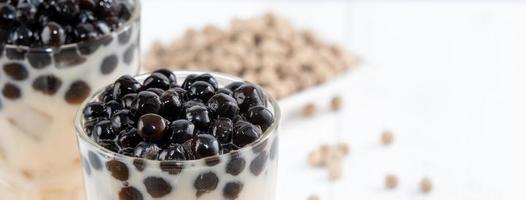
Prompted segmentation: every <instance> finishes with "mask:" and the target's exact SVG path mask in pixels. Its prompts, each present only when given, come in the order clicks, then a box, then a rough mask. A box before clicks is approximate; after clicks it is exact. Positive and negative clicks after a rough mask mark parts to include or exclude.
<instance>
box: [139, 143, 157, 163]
mask: <svg viewBox="0 0 526 200" xmlns="http://www.w3.org/2000/svg"><path fill="white" fill-rule="evenodd" d="M160 152H161V148H159V147H158V146H157V145H156V144H155V143H150V142H140V143H139V144H138V145H137V146H136V147H135V152H134V153H133V154H134V156H135V157H139V158H146V159H150V160H156V159H157V157H159V153H160Z"/></svg>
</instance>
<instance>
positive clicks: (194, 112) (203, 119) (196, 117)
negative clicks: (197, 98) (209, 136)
mask: <svg viewBox="0 0 526 200" xmlns="http://www.w3.org/2000/svg"><path fill="white" fill-rule="evenodd" d="M186 119H187V120H188V121H190V122H192V123H193V124H194V125H195V126H196V128H197V129H200V130H207V129H208V125H209V124H210V116H209V115H208V109H207V108H206V107H204V106H192V107H190V108H189V109H187V111H186Z"/></svg>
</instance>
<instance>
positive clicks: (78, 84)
mask: <svg viewBox="0 0 526 200" xmlns="http://www.w3.org/2000/svg"><path fill="white" fill-rule="evenodd" d="M90 92H91V88H90V86H89V85H88V84H87V83H86V82H84V81H75V82H73V83H72V84H71V85H70V86H69V89H68V90H67V91H66V95H65V96H64V97H65V99H66V102H68V103H69V104H75V105H77V104H80V103H82V101H84V99H86V98H87V97H88V95H89V94H90Z"/></svg>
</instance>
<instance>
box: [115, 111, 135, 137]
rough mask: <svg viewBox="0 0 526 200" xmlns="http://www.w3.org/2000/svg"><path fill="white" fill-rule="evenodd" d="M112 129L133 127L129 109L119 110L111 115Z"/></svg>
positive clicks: (133, 123)
mask: <svg viewBox="0 0 526 200" xmlns="http://www.w3.org/2000/svg"><path fill="white" fill-rule="evenodd" d="M111 125H112V127H113V130H115V131H118V132H120V131H122V130H124V129H126V128H128V127H135V121H133V118H132V115H131V113H130V111H129V110H119V111H117V112H116V113H115V114H113V116H112V117H111Z"/></svg>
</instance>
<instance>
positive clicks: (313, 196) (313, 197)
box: [307, 195, 320, 200]
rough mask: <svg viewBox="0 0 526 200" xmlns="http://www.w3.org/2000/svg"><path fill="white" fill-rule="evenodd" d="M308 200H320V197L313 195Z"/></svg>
mask: <svg viewBox="0 0 526 200" xmlns="http://www.w3.org/2000/svg"><path fill="white" fill-rule="evenodd" d="M307 200H320V197H318V196H316V195H311V196H309V198H307Z"/></svg>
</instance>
